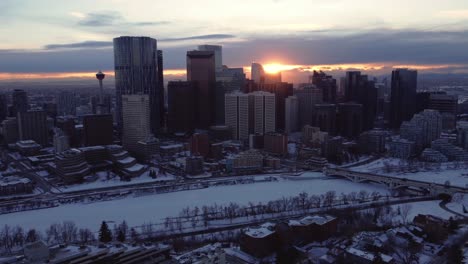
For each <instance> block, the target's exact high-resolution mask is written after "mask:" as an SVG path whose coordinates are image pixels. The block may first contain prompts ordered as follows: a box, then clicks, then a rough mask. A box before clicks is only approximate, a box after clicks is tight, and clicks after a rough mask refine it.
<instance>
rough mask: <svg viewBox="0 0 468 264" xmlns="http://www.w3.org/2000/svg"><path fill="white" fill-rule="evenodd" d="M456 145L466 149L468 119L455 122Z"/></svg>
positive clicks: (467, 148)
mask: <svg viewBox="0 0 468 264" xmlns="http://www.w3.org/2000/svg"><path fill="white" fill-rule="evenodd" d="M457 145H458V146H459V147H461V148H463V149H465V150H468V121H460V122H458V123H457Z"/></svg>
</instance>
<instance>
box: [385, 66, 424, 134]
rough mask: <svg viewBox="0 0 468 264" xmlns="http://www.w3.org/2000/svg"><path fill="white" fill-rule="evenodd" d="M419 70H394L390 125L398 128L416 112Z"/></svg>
mask: <svg viewBox="0 0 468 264" xmlns="http://www.w3.org/2000/svg"><path fill="white" fill-rule="evenodd" d="M417 77H418V72H417V71H413V70H408V69H396V70H394V71H393V72H392V91H391V97H390V127H391V128H393V129H397V128H399V127H400V125H401V123H402V122H403V121H408V120H410V119H411V118H412V117H413V115H414V114H415V102H416V88H417Z"/></svg>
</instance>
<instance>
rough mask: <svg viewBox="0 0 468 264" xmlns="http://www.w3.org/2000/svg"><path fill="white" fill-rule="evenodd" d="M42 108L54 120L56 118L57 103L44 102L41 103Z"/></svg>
mask: <svg viewBox="0 0 468 264" xmlns="http://www.w3.org/2000/svg"><path fill="white" fill-rule="evenodd" d="M42 109H44V111H46V113H47V115H48V116H50V117H51V118H53V119H54V120H56V118H57V104H56V103H50V102H49V103H45V104H43V105H42Z"/></svg>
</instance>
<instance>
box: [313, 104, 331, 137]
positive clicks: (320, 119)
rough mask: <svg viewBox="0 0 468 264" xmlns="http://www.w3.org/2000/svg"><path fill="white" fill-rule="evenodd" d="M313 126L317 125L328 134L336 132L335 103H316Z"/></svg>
mask: <svg viewBox="0 0 468 264" xmlns="http://www.w3.org/2000/svg"><path fill="white" fill-rule="evenodd" d="M312 125H313V126H316V127H319V128H320V130H321V131H325V132H328V133H329V134H330V135H335V134H336V105H334V104H316V105H315V108H314V120H313V122H312Z"/></svg>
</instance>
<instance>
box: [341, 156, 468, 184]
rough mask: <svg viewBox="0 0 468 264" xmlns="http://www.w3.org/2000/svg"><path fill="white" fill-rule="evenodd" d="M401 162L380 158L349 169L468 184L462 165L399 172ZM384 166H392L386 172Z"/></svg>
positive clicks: (467, 175)
mask: <svg viewBox="0 0 468 264" xmlns="http://www.w3.org/2000/svg"><path fill="white" fill-rule="evenodd" d="M403 164H404V162H403V161H402V160H400V159H395V158H382V159H378V160H376V161H373V162H371V163H368V164H365V165H361V166H357V167H351V168H350V169H351V170H353V171H359V172H371V173H376V174H381V175H389V176H395V177H400V178H407V179H410V180H419V181H426V182H434V183H440V184H444V183H445V182H446V181H449V182H450V184H451V185H452V186H460V187H466V185H467V184H468V169H466V168H465V167H464V165H462V166H461V167H460V168H454V166H453V164H452V163H444V164H441V166H440V168H437V169H431V170H424V169H423V168H420V171H419V172H399V170H398V169H395V168H397V167H398V166H403ZM386 167H392V169H391V170H392V172H387V170H386ZM423 170H424V171H423Z"/></svg>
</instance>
